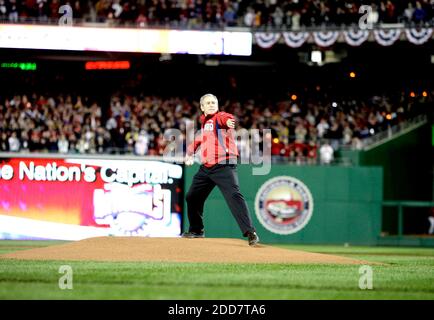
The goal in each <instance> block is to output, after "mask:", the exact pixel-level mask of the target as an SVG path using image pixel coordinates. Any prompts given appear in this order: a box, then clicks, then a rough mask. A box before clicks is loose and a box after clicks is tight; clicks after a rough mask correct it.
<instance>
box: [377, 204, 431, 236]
mask: <svg viewBox="0 0 434 320" xmlns="http://www.w3.org/2000/svg"><path fill="white" fill-rule="evenodd" d="M383 207H398V237H402V236H403V235H404V207H413V208H434V202H430V201H383Z"/></svg>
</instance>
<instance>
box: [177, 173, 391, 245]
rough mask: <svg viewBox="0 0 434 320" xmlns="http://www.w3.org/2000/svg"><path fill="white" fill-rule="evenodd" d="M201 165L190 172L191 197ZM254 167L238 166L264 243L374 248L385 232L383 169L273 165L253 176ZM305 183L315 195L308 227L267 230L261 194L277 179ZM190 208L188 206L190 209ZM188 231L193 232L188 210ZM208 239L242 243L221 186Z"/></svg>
mask: <svg viewBox="0 0 434 320" xmlns="http://www.w3.org/2000/svg"><path fill="white" fill-rule="evenodd" d="M198 168H199V166H198V165H195V166H192V167H186V171H185V183H186V188H185V190H186V192H187V191H188V188H189V187H190V185H191V181H192V178H193V176H194V174H195V173H196V172H197V170H198ZM252 168H253V167H252V166H251V165H238V169H237V170H238V175H239V179H240V188H241V192H242V193H243V195H244V197H245V198H246V200H247V204H248V207H249V209H250V212H251V215H252V218H253V222H254V225H255V227H256V228H257V230H258V234H259V236H260V238H261V240H262V241H263V242H264V243H309V244H315V243H318V244H319V243H322V244H328V243H329V244H345V243H348V244H357V245H375V244H376V243H377V239H378V236H379V234H380V232H381V210H382V207H381V204H382V200H383V170H382V168H380V167H342V166H336V167H335V166H295V165H284V164H282V165H280V164H274V165H272V168H271V171H270V173H269V174H268V175H263V176H254V175H252ZM279 176H286V177H293V178H296V179H298V180H299V181H301V182H302V183H303V184H304V185H305V186H306V187H307V188H308V189H309V191H310V193H311V195H312V200H313V212H312V215H311V218H310V220H309V222H308V223H307V224H306V225H305V227H304V228H302V229H301V230H299V231H297V232H295V233H293V234H287V235H283V234H277V233H275V232H273V231H270V230H269V229H268V228H266V227H264V226H263V225H262V224H261V223H260V221H259V220H258V217H257V214H256V212H255V198H256V196H257V193H258V190H259V189H260V188H261V187H262V186H263V185H264V183H267V181H269V180H270V179H272V178H275V177H279ZM185 208H186V207H185ZM184 211H185V213H184V218H185V219H184V230H186V229H187V228H188V219H187V215H186V210H184ZM204 222H205V232H206V236H207V237H231V238H242V235H241V232H240V230H239V228H238V225H237V224H236V222H235V219H234V218H233V217H232V214H231V212H230V210H229V208H228V206H227V204H226V202H225V201H224V198H223V196H222V195H221V193H220V191H219V190H218V188H217V187H216V188H215V189H214V190H213V191H212V193H211V195H210V196H209V197H208V200H207V202H206V204H205V210H204Z"/></svg>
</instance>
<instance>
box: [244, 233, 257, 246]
mask: <svg viewBox="0 0 434 320" xmlns="http://www.w3.org/2000/svg"><path fill="white" fill-rule="evenodd" d="M247 238H248V240H249V246H255V245H257V244H258V243H259V237H258V235H257V234H256V232H254V231H253V232H248V233H247Z"/></svg>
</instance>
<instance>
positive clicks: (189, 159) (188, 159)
mask: <svg viewBox="0 0 434 320" xmlns="http://www.w3.org/2000/svg"><path fill="white" fill-rule="evenodd" d="M184 163H185V165H186V166H191V165H192V164H193V163H194V158H193V157H192V156H186V157H185V159H184Z"/></svg>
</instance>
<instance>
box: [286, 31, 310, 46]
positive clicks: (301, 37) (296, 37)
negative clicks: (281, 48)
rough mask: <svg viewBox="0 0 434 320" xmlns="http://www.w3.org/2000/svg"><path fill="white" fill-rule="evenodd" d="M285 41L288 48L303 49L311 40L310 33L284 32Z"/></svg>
mask: <svg viewBox="0 0 434 320" xmlns="http://www.w3.org/2000/svg"><path fill="white" fill-rule="evenodd" d="M282 35H283V39H284V40H285V43H286V45H287V46H288V47H291V48H298V47H301V46H302V45H303V44H304V43H305V42H306V40H307V38H309V32H305V31H300V32H283V33H282Z"/></svg>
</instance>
